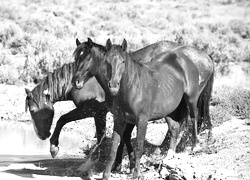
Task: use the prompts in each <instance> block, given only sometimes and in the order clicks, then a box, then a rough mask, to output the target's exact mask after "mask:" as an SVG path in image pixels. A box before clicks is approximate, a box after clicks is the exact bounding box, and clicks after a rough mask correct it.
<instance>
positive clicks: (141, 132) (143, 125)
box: [133, 119, 148, 179]
mask: <svg viewBox="0 0 250 180" xmlns="http://www.w3.org/2000/svg"><path fill="white" fill-rule="evenodd" d="M147 125H148V121H147V119H141V120H139V121H138V124H137V138H136V148H135V170H134V173H133V179H138V177H140V176H141V174H140V160H141V157H142V154H143V148H144V141H145V136H146V131H147Z"/></svg>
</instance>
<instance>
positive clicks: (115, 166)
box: [111, 164, 122, 173]
mask: <svg viewBox="0 0 250 180" xmlns="http://www.w3.org/2000/svg"><path fill="white" fill-rule="evenodd" d="M121 171H122V165H121V164H119V165H114V167H113V168H112V170H111V172H113V173H120V172H121Z"/></svg>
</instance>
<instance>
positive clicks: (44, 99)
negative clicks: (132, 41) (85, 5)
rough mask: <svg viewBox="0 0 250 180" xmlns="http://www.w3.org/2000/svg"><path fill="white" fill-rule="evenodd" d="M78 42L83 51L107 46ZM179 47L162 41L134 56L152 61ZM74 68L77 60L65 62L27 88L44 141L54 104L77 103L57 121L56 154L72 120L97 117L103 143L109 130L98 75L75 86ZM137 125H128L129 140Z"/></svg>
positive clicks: (53, 152) (53, 146) (53, 148)
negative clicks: (152, 58)
mask: <svg viewBox="0 0 250 180" xmlns="http://www.w3.org/2000/svg"><path fill="white" fill-rule="evenodd" d="M76 44H77V46H78V45H81V46H79V47H78V48H77V49H78V50H79V52H80V53H83V54H85V53H86V52H87V49H86V48H85V46H86V47H88V46H90V44H91V45H93V44H94V45H95V46H96V47H99V48H100V50H101V49H102V50H104V51H105V47H104V46H101V45H98V44H96V43H93V42H92V40H91V39H88V41H87V42H84V43H80V42H79V41H78V40H76ZM177 46H178V44H176V43H174V42H170V41H161V42H157V43H155V44H152V45H149V46H147V47H145V48H142V49H140V50H138V51H135V52H133V56H134V57H135V58H136V59H138V60H140V59H143V60H146V58H145V57H146V56H147V57H148V59H149V60H150V58H151V57H153V56H154V55H156V54H159V53H161V52H163V51H166V50H169V49H172V48H174V47H177ZM75 55H77V52H75ZM79 55H80V54H79ZM74 71H75V63H69V64H64V65H63V66H62V67H61V68H59V69H57V70H55V71H54V72H53V73H49V75H48V76H47V77H45V78H44V80H43V81H42V82H41V83H40V84H39V85H37V86H36V87H35V88H34V89H33V90H32V91H30V90H29V89H25V91H26V93H27V98H26V110H27V109H28V108H29V110H30V114H31V117H32V122H33V124H34V129H35V131H36V134H37V135H38V137H39V138H40V139H42V140H45V139H46V138H48V137H49V136H50V128H51V124H52V121H53V117H54V108H53V105H54V103H56V102H58V101H66V100H72V101H73V102H74V104H75V105H76V109H74V110H72V111H70V112H69V113H67V114H65V115H63V116H61V117H60V118H59V120H58V121H57V124H56V127H55V130H54V133H53V135H52V137H51V139H50V143H51V147H50V152H51V155H52V157H55V156H56V155H57V153H58V150H59V148H58V144H59V141H58V139H59V135H60V132H61V129H62V127H63V126H64V125H65V124H66V123H68V122H71V121H75V120H79V119H82V118H87V117H94V120H95V124H96V131H97V139H98V142H100V139H101V137H102V136H103V134H104V133H105V127H106V113H107V112H108V110H107V106H106V104H105V102H104V100H105V96H104V92H103V90H102V88H101V87H100V85H99V84H98V83H97V82H96V79H95V78H91V79H90V80H89V81H88V83H86V84H85V85H84V86H82V87H81V89H76V88H74V87H72V85H71V80H72V76H73V73H74ZM133 127H134V126H133V125H132V126H131V125H130V126H129V125H128V127H127V130H126V131H125V137H126V135H127V136H128V138H126V139H129V137H130V134H131V133H130V132H131V131H132V130H133ZM126 132H128V133H126ZM127 148H128V151H130V152H132V147H127ZM122 149H123V143H121V145H120V151H119V152H120V153H118V154H119V155H118V156H117V160H118V161H117V163H116V164H117V165H119V164H120V162H121V158H122Z"/></svg>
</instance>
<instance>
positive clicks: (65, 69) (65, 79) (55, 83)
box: [32, 62, 75, 107]
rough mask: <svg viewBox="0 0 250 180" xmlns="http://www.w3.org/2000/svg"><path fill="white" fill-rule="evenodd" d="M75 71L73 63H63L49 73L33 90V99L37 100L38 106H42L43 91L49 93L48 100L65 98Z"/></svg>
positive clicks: (52, 101) (53, 100)
mask: <svg viewBox="0 0 250 180" xmlns="http://www.w3.org/2000/svg"><path fill="white" fill-rule="evenodd" d="M74 71H75V63H74V62H72V63H69V64H64V65H63V66H62V67H61V68H58V69H56V70H55V71H54V72H52V73H49V74H48V75H47V76H46V77H45V78H44V79H43V81H42V82H41V83H40V84H38V85H37V86H36V87H35V88H34V89H33V90H32V94H33V96H34V99H36V100H37V104H38V105H39V107H41V106H42V103H43V102H42V101H41V100H42V96H43V93H49V94H50V101H51V103H54V102H56V101H62V100H65V99H66V98H67V94H68V92H69V91H70V89H71V87H72V86H71V79H72V77H73V74H74Z"/></svg>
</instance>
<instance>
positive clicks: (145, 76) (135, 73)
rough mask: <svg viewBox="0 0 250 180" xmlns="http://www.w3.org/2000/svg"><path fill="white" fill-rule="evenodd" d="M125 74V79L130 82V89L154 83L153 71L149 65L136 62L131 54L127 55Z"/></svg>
mask: <svg viewBox="0 0 250 180" xmlns="http://www.w3.org/2000/svg"><path fill="white" fill-rule="evenodd" d="M125 62H126V63H125V66H126V67H125V68H126V70H125V74H124V77H123V78H124V79H126V80H127V82H128V87H130V88H132V89H133V88H139V87H138V86H136V85H140V84H141V83H143V82H145V81H146V82H147V83H149V82H151V81H152V74H153V72H152V70H151V69H150V68H149V67H148V66H147V64H148V63H146V64H145V63H142V62H138V61H136V60H134V59H133V58H132V56H131V55H130V54H129V53H126V61H125Z"/></svg>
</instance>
